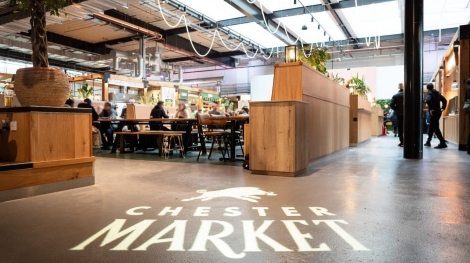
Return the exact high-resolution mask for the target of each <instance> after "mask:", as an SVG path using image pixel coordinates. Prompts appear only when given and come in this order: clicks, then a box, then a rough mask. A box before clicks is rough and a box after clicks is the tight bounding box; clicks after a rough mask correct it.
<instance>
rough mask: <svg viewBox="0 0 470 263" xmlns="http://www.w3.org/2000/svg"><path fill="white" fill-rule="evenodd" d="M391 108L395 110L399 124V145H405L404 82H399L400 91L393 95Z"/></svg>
mask: <svg viewBox="0 0 470 263" xmlns="http://www.w3.org/2000/svg"><path fill="white" fill-rule="evenodd" d="M390 108H392V110H393V111H394V112H395V116H396V117H397V126H398V139H399V140H400V143H399V144H398V146H399V147H403V114H404V110H403V83H400V84H398V93H397V94H395V95H393V97H392V101H391V103H390Z"/></svg>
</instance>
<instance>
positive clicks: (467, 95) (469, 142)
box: [465, 79, 470, 154]
mask: <svg viewBox="0 0 470 263" xmlns="http://www.w3.org/2000/svg"><path fill="white" fill-rule="evenodd" d="M465 101H470V79H467V92H466V93H465ZM468 127H469V128H468V136H467V153H468V154H470V114H468Z"/></svg>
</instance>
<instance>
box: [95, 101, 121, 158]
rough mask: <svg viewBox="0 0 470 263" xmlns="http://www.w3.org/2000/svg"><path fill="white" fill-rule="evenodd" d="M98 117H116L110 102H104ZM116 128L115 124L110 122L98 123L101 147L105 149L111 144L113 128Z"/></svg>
mask: <svg viewBox="0 0 470 263" xmlns="http://www.w3.org/2000/svg"><path fill="white" fill-rule="evenodd" d="M99 116H100V118H103V119H116V118H117V112H116V110H115V109H113V108H112V106H111V103H109V102H106V103H105V104H104V109H103V111H102V112H101V113H100V115H99ZM116 128H117V124H114V123H111V122H104V121H102V122H101V123H100V134H101V141H102V142H103V147H102V148H103V149H107V148H109V147H110V146H112V145H113V141H114V136H113V134H114V130H115V129H116Z"/></svg>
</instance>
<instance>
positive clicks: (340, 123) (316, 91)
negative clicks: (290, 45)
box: [272, 63, 349, 161]
mask: <svg viewBox="0 0 470 263" xmlns="http://www.w3.org/2000/svg"><path fill="white" fill-rule="evenodd" d="M274 67H275V69H274V83H273V91H272V100H273V101H285V100H300V101H304V102H308V103H309V105H308V110H307V120H306V122H307V127H306V128H307V134H308V136H307V143H306V144H305V146H306V147H308V160H309V161H312V160H314V159H316V158H318V157H321V156H324V155H327V154H330V153H333V152H336V151H339V150H341V149H344V148H347V147H348V146H349V139H348V138H349V122H348V119H349V90H348V89H347V88H345V87H343V86H341V85H339V84H338V83H336V82H334V81H333V80H331V79H329V78H328V77H326V76H325V75H323V74H322V73H320V72H318V71H316V70H314V69H313V68H311V67H309V66H307V65H304V64H302V63H286V64H278V65H275V66H274Z"/></svg>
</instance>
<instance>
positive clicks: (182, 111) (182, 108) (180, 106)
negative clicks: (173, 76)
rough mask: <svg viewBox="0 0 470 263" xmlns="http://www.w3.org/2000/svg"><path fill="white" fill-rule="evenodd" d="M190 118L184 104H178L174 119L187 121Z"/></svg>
mask: <svg viewBox="0 0 470 263" xmlns="http://www.w3.org/2000/svg"><path fill="white" fill-rule="evenodd" d="M189 116H190V114H189V111H188V110H187V109H186V104H184V103H182V102H180V103H178V111H177V112H176V115H175V118H183V119H188V118H189Z"/></svg>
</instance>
